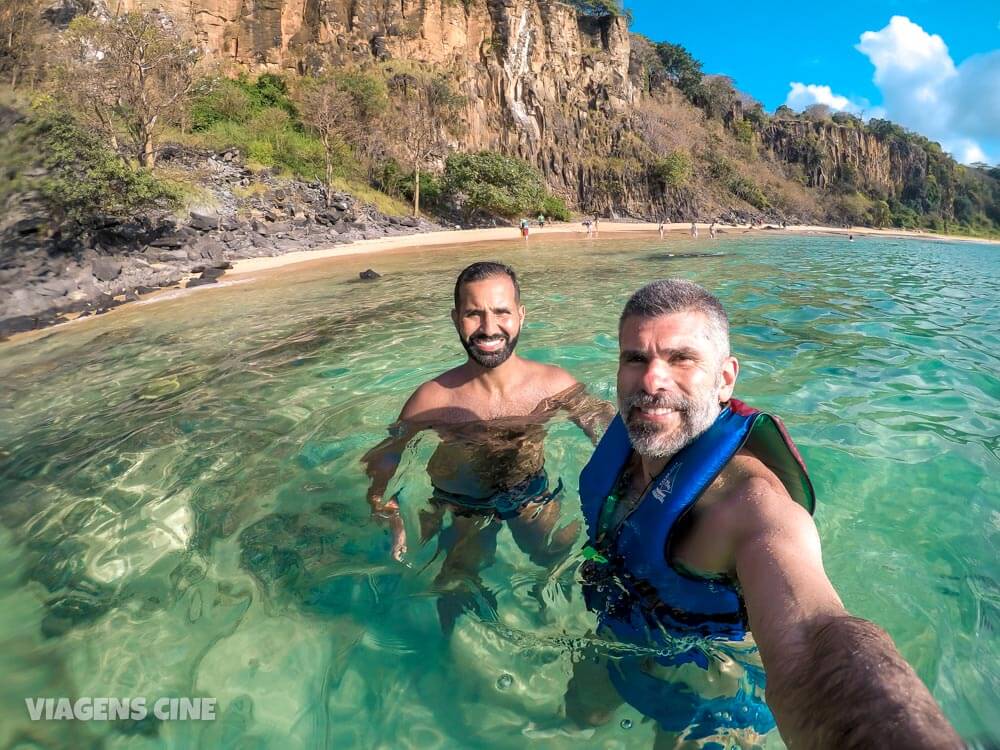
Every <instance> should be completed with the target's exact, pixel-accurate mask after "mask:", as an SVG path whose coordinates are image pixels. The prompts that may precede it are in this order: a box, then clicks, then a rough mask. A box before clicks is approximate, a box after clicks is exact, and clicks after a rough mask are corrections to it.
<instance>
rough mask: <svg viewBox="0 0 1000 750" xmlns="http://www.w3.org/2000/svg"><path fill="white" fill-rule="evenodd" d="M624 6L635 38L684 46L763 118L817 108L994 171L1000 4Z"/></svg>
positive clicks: (998, 158) (646, 1)
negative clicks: (912, 134) (890, 125)
mask: <svg viewBox="0 0 1000 750" xmlns="http://www.w3.org/2000/svg"><path fill="white" fill-rule="evenodd" d="M625 5H626V7H628V8H631V9H632V11H633V13H634V16H635V21H634V23H633V25H632V30H633V31H636V32H638V33H640V34H645V35H646V36H648V37H650V38H651V39H653V40H654V41H669V42H674V43H679V44H682V45H684V46H685V47H686V48H687V49H688V50H689V51H690V52H691V53H692V54H693V55H694V56H695V57H696V58H698V59H699V60H701V61H702V63H703V66H704V70H705V72H706V73H723V74H725V75H728V76H730V77H731V78H733V79H734V80H735V81H736V85H737V87H738V88H739V89H741V90H742V91H745V92H747V93H748V94H750V95H751V96H753V97H755V98H756V99H758V100H760V101H761V102H763V104H764V106H765V107H766V108H767V109H768V110H769V111H773V110H774V108H775V107H777V106H778V105H780V104H786V103H787V104H789V105H791V106H794V108H795V109H802V108H804V106H807V105H808V104H809V103H812V102H815V101H821V102H823V103H827V104H832V105H833V106H834V108H835V109H846V110H849V111H854V112H857V113H862V114H863V115H864V116H865V117H869V116H877V117H888V118H889V119H891V120H894V121H896V122H899V123H900V124H902V125H905V126H906V127H908V128H910V129H911V130H915V131H917V132H920V133H923V134H924V135H926V136H928V137H930V138H932V139H934V140H937V141H939V142H941V144H942V145H943V146H944V147H945V148H946V150H948V151H950V152H951V153H952V154H953V155H955V156H956V158H958V159H959V160H960V161H966V162H970V161H976V160H979V159H982V160H984V161H987V162H989V163H993V164H995V163H1000V2H995V1H994V2H985V1H980V2H972V1H971V0H957V1H955V0H951V1H946V2H929V1H928V0H908V1H905V2H904V1H902V0H896V1H892V0H869V1H867V2H859V1H858V0H847V1H846V2H834V3H824V2H820V3H807V2H797V3H788V4H785V5H779V4H771V5H767V4H764V5H756V6H755V5H752V4H751V3H747V2H746V1H745V0H744V1H743V2H738V3H737V2H732V3H730V2H714V3H710V4H705V5H702V4H700V3H693V2H685V3H669V4H668V3H664V2H662V0H661V1H660V2H657V1H656V0H625ZM866 32H868V33H867V34H866ZM863 34H865V39H864V41H862V35H863ZM793 83H797V84H800V85H799V86H796V87H794V88H793V85H792V84H793ZM824 87H828V88H824ZM790 94H791V97H790Z"/></svg>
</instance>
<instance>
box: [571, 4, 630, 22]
mask: <svg viewBox="0 0 1000 750" xmlns="http://www.w3.org/2000/svg"><path fill="white" fill-rule="evenodd" d="M567 4H568V5H571V6H573V7H574V8H576V10H577V12H578V13H582V14H583V15H585V16H596V17H598V18H602V17H605V16H621V15H624V14H625V11H624V10H622V4H621V2H620V0H568V3H567Z"/></svg>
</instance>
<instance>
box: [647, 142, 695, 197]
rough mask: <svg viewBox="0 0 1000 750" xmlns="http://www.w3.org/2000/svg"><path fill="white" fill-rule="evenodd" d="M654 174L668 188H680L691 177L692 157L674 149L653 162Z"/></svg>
mask: <svg viewBox="0 0 1000 750" xmlns="http://www.w3.org/2000/svg"><path fill="white" fill-rule="evenodd" d="M653 175H654V176H655V177H656V178H657V179H658V180H660V182H662V183H663V184H664V185H665V186H666V187H668V188H679V187H681V186H682V185H684V184H686V183H687V181H688V179H689V178H690V177H691V157H690V156H688V155H687V154H686V153H685V152H683V151H673V152H671V153H670V154H667V156H665V157H664V158H662V159H659V160H657V161H656V162H655V163H654V164H653Z"/></svg>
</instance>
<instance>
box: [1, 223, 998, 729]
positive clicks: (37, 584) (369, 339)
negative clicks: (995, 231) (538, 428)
mask: <svg viewBox="0 0 1000 750" xmlns="http://www.w3.org/2000/svg"><path fill="white" fill-rule="evenodd" d="M690 253H704V254H710V255H701V256H697V257H686V256H687V254H690ZM997 253H998V248H996V247H990V246H985V245H973V244H946V243H937V242H924V241H912V240H906V241H904V240H893V239H878V240H875V239H865V240H862V241H858V242H855V243H852V244H849V243H847V242H846V241H845V240H844V239H842V238H839V237H830V238H828V237H809V238H807V237H793V238H789V237H770V236H756V237H752V238H748V237H743V236H741V235H737V236H735V237H726V238H724V239H721V240H719V241H718V242H716V243H709V242H708V241H705V240H702V241H700V242H697V243H695V242H692V241H690V240H668V241H663V242H661V241H657V240H650V239H634V238H632V239H621V240H619V239H614V240H612V239H602V240H599V241H594V242H586V241H583V240H576V239H574V240H545V241H542V240H541V239H540V238H536V239H532V240H531V245H530V247H529V248H527V249H525V248H524V247H523V246H522V245H521V244H520V243H519V242H518V241H513V242H510V243H498V244H491V245H483V246H478V247H475V246H467V247H464V248H460V249H447V248H446V249H435V250H429V251H414V252H410V253H407V254H405V255H400V256H394V257H384V256H372V257H369V258H361V259H345V260H342V261H334V262H333V263H330V264H327V265H325V266H323V267H320V268H311V269H309V268H307V269H290V270H287V271H285V272H283V273H282V274H280V276H278V277H274V278H270V279H268V280H266V281H262V282H258V283H254V284H247V285H240V286H234V287H230V288H227V289H219V290H212V291H201V292H196V293H194V294H191V295H188V296H186V297H183V298H181V299H176V300H170V301H164V302H158V303H156V304H151V305H145V306H141V305H140V306H133V307H132V308H126V309H123V310H121V311H119V312H118V313H116V314H114V315H111V316H109V317H107V318H105V319H99V320H95V321H92V322H86V323H82V324H79V325H75V326H70V327H67V328H64V329H61V330H57V331H52V332H50V333H48V334H45V335H44V336H42V337H41V338H38V339H35V340H31V341H22V342H19V343H16V344H6V345H2V346H0V382H2V383H3V392H2V396H0V436H2V439H0V673H2V674H3V675H4V679H3V680H0V746H7V745H8V744H10V743H11V742H13V741H14V740H15V739H20V740H22V741H27V740H28V738H31V739H32V740H33V741H34V742H35V743H36V744H37V745H38V746H47V747H60V746H80V745H81V744H83V743H84V742H94V743H97V744H103V745H105V746H108V747H136V748H140V747H142V748H145V747H150V748H152V747H191V746H196V745H201V746H205V747H272V746H273V747H282V748H288V747H303V748H305V747H323V746H328V747H341V746H344V747H421V748H424V747H431V748H434V747H440V748H451V747H495V748H508V747H510V748H515V747H517V748H520V747H524V746H525V745H526V744H527V743H528V742H530V743H531V745H532V746H533V747H534V746H536V747H545V748H549V747H551V748H564V747H570V746H572V745H573V744H577V745H578V744H579V743H580V739H579V738H570V737H566V736H563V735H560V734H559V733H558V732H556V731H554V730H553V726H554V725H555V726H558V716H559V712H560V710H561V706H562V700H563V694H564V692H565V688H566V682H567V680H568V678H569V675H570V672H571V668H572V659H573V658H576V657H578V655H579V653H580V651H581V650H582V649H583V648H584V647H585V646H586V645H587V643H588V641H587V633H588V630H589V629H591V628H592V626H593V619H592V617H591V616H590V615H589V614H588V613H587V612H586V610H585V609H584V607H583V604H582V601H581V598H580V595H579V591H578V590H577V589H576V588H574V586H573V585H572V584H573V574H574V570H573V568H574V567H575V566H574V565H570V566H568V567H567V569H566V570H565V572H564V573H563V574H562V576H561V577H560V580H558V581H548V582H546V581H545V579H544V576H545V572H544V571H543V570H542V569H540V568H538V567H536V566H534V565H533V564H532V563H531V562H530V561H529V560H528V559H527V558H526V556H525V555H524V554H523V553H522V552H521V551H520V550H519V549H518V548H517V546H516V545H515V544H514V542H513V540H512V538H511V537H510V534H509V532H508V531H506V530H504V531H502V532H501V534H500V537H499V551H498V555H497V561H496V564H495V565H493V566H492V567H491V568H489V569H488V570H486V571H485V573H484V576H483V577H484V580H485V582H486V584H487V585H488V586H489V587H490V588H491V589H492V590H493V591H494V593H495V594H496V598H497V620H498V621H497V622H484V621H482V620H480V619H478V618H476V617H474V616H465V617H463V618H462V619H461V620H460V621H459V625H458V627H457V628H456V631H455V634H454V635H453V637H452V638H451V639H450V640H448V639H445V638H444V637H443V636H442V635H441V632H440V627H439V624H438V620H437V612H436V609H435V598H436V594H435V593H434V592H432V591H431V585H430V584H431V580H432V579H433V577H434V575H435V573H436V571H437V568H438V566H439V565H440V558H437V559H433V558H434V551H435V547H434V544H433V543H431V544H428V545H427V546H425V547H420V546H419V545H417V544H415V543H414V542H413V541H411V545H410V547H411V553H410V562H411V563H412V565H413V567H412V568H404V567H401V566H399V565H397V564H395V563H392V562H390V561H389V559H388V554H387V553H388V539H387V537H386V536H385V534H384V532H383V531H382V530H380V529H377V528H374V527H372V526H371V525H370V523H369V521H368V515H367V506H366V505H365V503H364V492H365V487H366V480H365V477H364V475H363V472H362V469H361V466H360V464H359V459H360V457H361V455H362V454H363V453H364V452H365V451H366V450H367V449H368V448H370V447H371V446H372V445H373V444H375V443H377V442H378V441H379V440H380V439H381V438H382V437H383V436H384V434H385V426H386V425H387V424H388V423H389V422H391V421H392V420H393V419H394V418H395V416H396V415H397V413H398V411H399V408H400V407H401V405H402V403H403V401H404V400H405V398H406V397H407V396H408V395H409V393H410V392H411V391H412V390H413V389H414V388H415V387H416V386H417V385H419V384H420V383H421V382H423V381H424V380H426V379H428V378H429V377H432V376H434V375H436V374H437V373H438V372H440V371H442V370H443V369H445V368H447V367H450V366H453V365H455V364H458V363H459V362H460V361H461V360H462V350H461V348H460V346H459V344H458V342H457V339H456V337H455V334H454V332H453V329H452V328H451V325H450V322H449V320H448V311H449V308H450V306H451V304H450V297H451V290H452V285H453V283H454V278H455V275H456V274H457V272H458V271H459V270H460V269H461V268H462V267H463V266H464V265H466V264H467V263H469V262H471V261H473V260H477V259H484V258H499V259H502V260H505V261H507V262H510V263H511V264H513V265H514V266H515V268H517V269H518V271H519V273H520V274H521V277H522V287H523V290H524V302H525V304H526V305H527V308H528V322H527V325H526V329H525V331H524V332H523V333H522V336H521V343H520V346H519V352H520V353H521V354H523V355H525V356H528V357H533V358H536V359H539V360H542V361H546V362H550V363H554V364H558V365H561V366H563V367H565V368H566V369H568V370H569V371H570V372H571V373H573V374H574V375H575V376H576V377H577V378H578V379H579V380H581V381H583V382H585V383H587V384H588V385H589V386H590V388H591V390H593V391H594V392H596V393H597V394H598V395H600V396H602V397H604V398H607V399H609V400H610V399H613V398H614V376H615V356H616V339H615V323H616V319H617V314H618V312H619V310H620V309H621V306H622V304H623V303H624V301H625V299H626V298H627V297H628V295H629V294H630V293H631V291H633V290H634V289H635V288H637V287H638V286H639V285H641V284H642V283H644V282H646V281H648V280H650V279H653V278H657V277H663V276H668V275H678V276H683V277H686V278H690V279H692V280H694V281H698V282H700V283H702V284H705V285H706V286H708V287H709V288H711V289H713V290H714V291H716V292H717V293H718V294H719V296H720V297H721V298H722V300H723V302H724V303H725V304H726V306H727V309H728V310H729V312H730V315H731V317H732V319H733V345H734V350H735V353H736V354H737V355H738V356H739V357H740V359H741V363H742V371H741V375H740V381H739V384H738V387H737V395H738V396H739V397H741V398H743V399H744V400H746V401H748V402H749V403H751V404H753V405H755V406H757V407H759V408H763V409H768V410H773V411H774V412H775V413H777V414H780V415H781V416H782V417H783V418H784V419H785V421H786V423H787V424H788V426H789V428H790V430H791V432H792V435H793V436H794V438H795V439H796V441H797V442H798V444H799V446H800V448H801V449H802V451H803V454H804V456H805V458H806V461H807V463H808V464H809V467H810V469H811V472H812V475H813V479H814V483H815V484H816V487H817V490H818V494H819V506H818V512H817V523H818V525H819V528H820V533H821V536H822V538H823V542H824V550H825V560H826V566H827V570H828V572H829V574H830V577H831V579H832V580H833V582H834V584H835V585H836V586H837V588H838V590H839V591H840V593H841V595H842V597H843V599H844V601H845V603H846V604H847V606H848V607H849V608H850V609H851V610H852V611H853V612H855V613H856V614H859V615H861V616H864V617H868V618H870V619H873V620H875V621H876V622H878V623H879V624H880V625H882V626H883V627H885V628H886V629H887V630H888V631H889V633H890V634H891V635H892V636H893V638H894V639H895V640H896V642H897V644H898V645H899V647H900V649H901V651H902V652H903V654H904V656H905V657H906V658H907V659H909V660H910V661H911V663H913V664H914V665H915V666H916V668H917V670H918V672H919V674H920V676H921V677H922V678H923V679H924V680H925V681H926V682H927V683H928V684H929V685H930V687H931V689H932V691H933V693H934V695H935V696H936V697H937V699H938V700H939V701H940V702H941V703H942V705H943V707H944V710H945V713H946V714H947V715H948V717H949V718H950V719H951V720H952V721H953V722H954V723H955V724H956V726H957V727H958V728H959V730H960V732H961V733H962V734H963V735H964V736H966V737H968V738H970V739H992V740H994V741H997V740H1000V720H998V718H997V712H996V710H995V709H996V706H997V705H998V698H1000V642H998V630H1000V562H998V556H997V552H996V550H997V545H998V541H1000V480H998V476H1000V472H998V469H1000V378H998V374H997V373H998V371H1000V356H998V351H1000V312H998V299H997V297H998V295H997V288H998V286H1000V263H998V258H1000V256H998V254H997ZM368 266H372V267H374V268H376V269H377V270H379V271H380V272H382V273H384V274H385V277H384V278H383V279H382V280H381V281H379V282H378V283H375V284H364V283H359V282H356V281H354V280H353V279H356V277H357V272H358V271H360V270H362V269H363V268H366V267H368ZM433 448H434V441H433V439H424V440H421V441H420V442H418V443H417V444H416V445H415V446H414V448H413V450H412V451H411V452H410V453H409V454H408V455H407V457H406V459H405V461H404V464H403V466H402V467H401V469H400V471H399V472H398V474H397V478H396V480H395V483H396V485H397V486H405V490H404V509H403V512H404V516H405V517H406V519H407V525H408V527H409V529H410V534H411V539H413V538H414V537H415V535H416V531H415V529H416V526H417V514H418V512H419V510H420V509H421V507H423V505H424V502H425V498H426V497H428V496H429V493H430V486H429V483H428V480H427V478H426V474H425V473H424V472H423V466H424V464H425V463H426V461H427V459H428V458H429V456H430V454H431V453H432V452H433ZM588 455H589V443H588V441H587V440H586V438H585V437H584V436H583V435H582V434H581V433H580V432H579V431H578V430H577V428H576V427H574V426H573V425H571V424H568V423H565V422H557V423H553V424H551V425H550V427H549V431H548V439H547V442H546V465H547V467H548V469H549V471H550V474H551V475H552V476H556V475H560V476H562V477H563V479H564V481H565V482H566V483H567V486H568V487H569V489H570V493H569V495H568V501H567V502H565V503H564V506H563V513H564V519H563V523H564V524H570V523H572V522H574V521H576V520H578V519H579V517H580V513H579V504H578V501H577V500H576V496H575V489H576V486H577V475H578V473H579V470H580V468H581V467H582V465H583V463H584V462H585V461H586V458H587V457H588ZM414 541H415V540H414ZM540 583H541V584H542V585H541V586H539V584H540ZM560 584H562V585H560ZM539 588H540V589H541V591H542V596H541V602H540V601H539V598H538V597H537V596H536V595H534V594H533V591H536V590H537V589H539ZM564 591H568V596H567V594H566V593H564ZM504 675H509V678H510V679H509V680H508V679H507V678H506V677H504ZM27 696H50V697H60V696H67V697H78V696H94V697H96V696H147V697H148V698H149V699H150V700H152V699H155V698H157V697H160V696H208V697H213V698H216V699H217V700H218V706H219V708H218V714H219V718H218V719H217V720H216V721H214V722H166V723H162V724H159V725H157V724H154V723H152V722H148V723H143V724H139V725H129V724H109V723H98V722H89V723H79V722H48V723H32V722H30V721H28V716H27V711H26V709H25V704H24V698H25V697H27ZM641 719H642V717H641V716H639V715H638V714H637V713H636V712H635V711H634V710H632V709H630V708H629V707H628V706H624V707H622V708H621V709H619V710H618V711H617V712H616V713H615V715H614V717H613V718H612V720H611V721H610V722H609V723H608V724H607V725H606V726H604V727H601V728H599V729H598V730H597V732H596V734H595V735H594V737H593V738H591V739H590V741H589V742H590V743H592V746H598V747H609V748H612V747H649V746H650V744H651V741H652V735H653V731H652V725H651V724H650V723H644V722H642V721H641ZM623 721H624V722H625V724H624V725H623V724H622V722H623ZM629 722H631V725H630V724H629ZM624 727H629V728H627V729H626V728H624ZM770 746H771V743H770V742H769V747H770Z"/></svg>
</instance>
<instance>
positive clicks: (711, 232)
mask: <svg viewBox="0 0 1000 750" xmlns="http://www.w3.org/2000/svg"><path fill="white" fill-rule="evenodd" d="M718 234H719V233H718V231H717V230H716V228H715V219H712V223H711V225H710V226H709V227H708V236H709V237H711V238H712V239H713V240H714V239H715V238H716V237H717V236H718Z"/></svg>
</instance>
